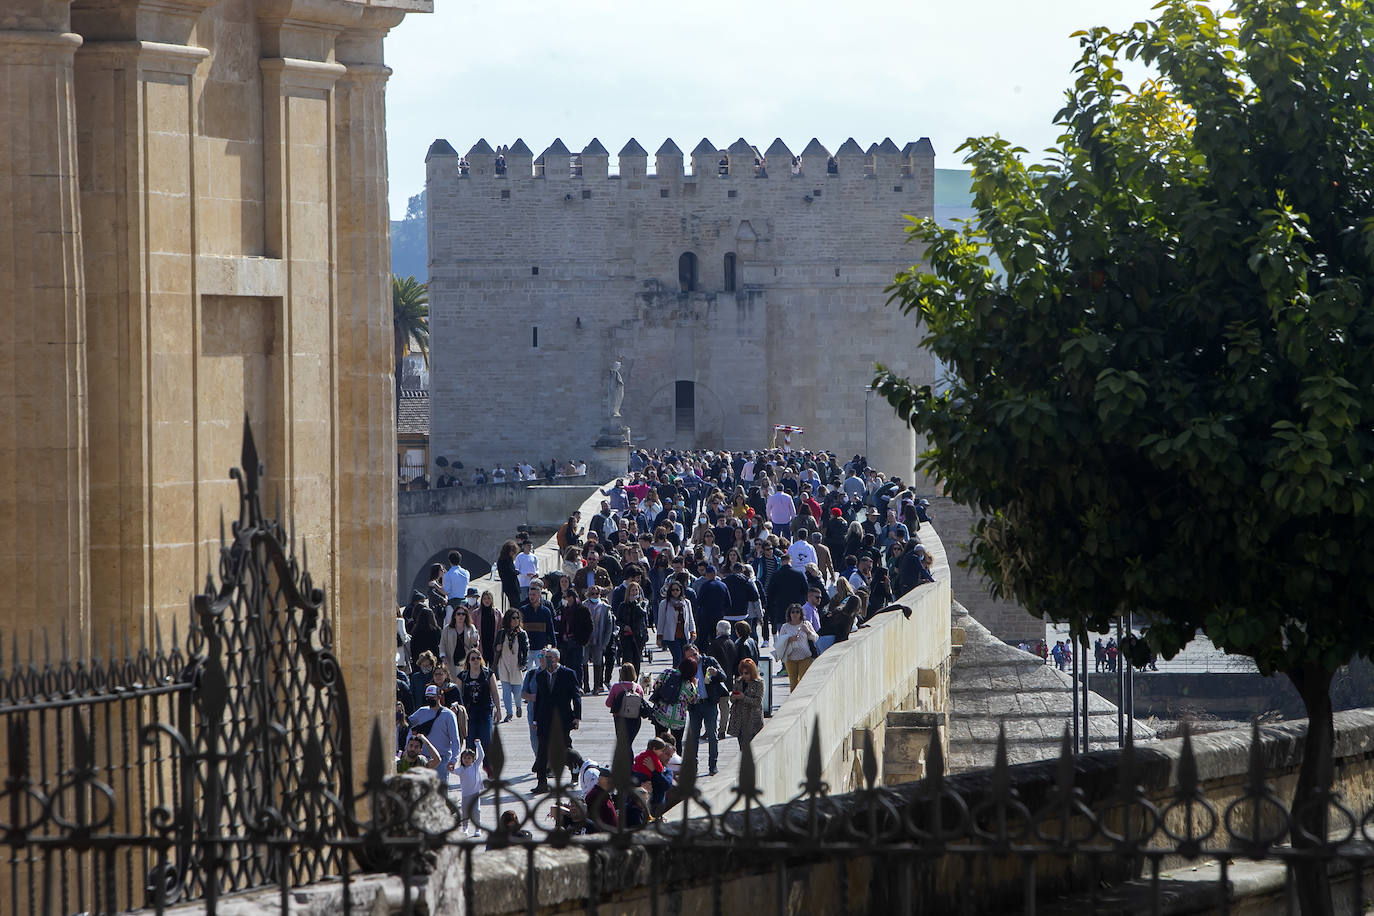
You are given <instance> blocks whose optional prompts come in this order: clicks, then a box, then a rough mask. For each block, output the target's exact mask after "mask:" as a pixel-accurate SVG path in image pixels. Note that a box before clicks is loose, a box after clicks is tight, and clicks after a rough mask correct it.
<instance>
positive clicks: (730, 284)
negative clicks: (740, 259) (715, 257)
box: [725, 251, 735, 293]
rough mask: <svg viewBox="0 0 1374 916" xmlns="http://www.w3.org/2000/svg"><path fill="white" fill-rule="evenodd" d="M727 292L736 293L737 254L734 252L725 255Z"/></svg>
mask: <svg viewBox="0 0 1374 916" xmlns="http://www.w3.org/2000/svg"><path fill="white" fill-rule="evenodd" d="M725 291H726V292H727V293H733V292H734V291H735V253H734V252H733V251H729V252H726V254H725Z"/></svg>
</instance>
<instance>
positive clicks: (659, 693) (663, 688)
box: [649, 668, 682, 706]
mask: <svg viewBox="0 0 1374 916" xmlns="http://www.w3.org/2000/svg"><path fill="white" fill-rule="evenodd" d="M681 693H682V672H681V671H678V670H677V669H676V668H669V669H668V671H667V673H666V674H665V675H664V678H663V680H661V681H659V682H658V686H657V687H655V688H654V690H653V693H651V694H649V702H650V703H653V704H654V705H655V706H661V705H666V706H672V705H673V704H674V703H676V702H677V698H678V695H679V694H681Z"/></svg>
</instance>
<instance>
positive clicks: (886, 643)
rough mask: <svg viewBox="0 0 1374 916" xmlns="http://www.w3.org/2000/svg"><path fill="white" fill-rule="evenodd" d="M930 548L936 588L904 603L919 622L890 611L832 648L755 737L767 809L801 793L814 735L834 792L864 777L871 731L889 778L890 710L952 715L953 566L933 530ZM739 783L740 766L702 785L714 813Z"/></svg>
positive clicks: (926, 532) (927, 539)
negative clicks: (865, 737)
mask: <svg viewBox="0 0 1374 916" xmlns="http://www.w3.org/2000/svg"><path fill="white" fill-rule="evenodd" d="M921 543H922V544H923V545H924V546H925V548H926V550H928V551H929V552H930V554H931V557H932V559H933V560H934V569H933V573H934V575H935V582H934V583H932V584H927V585H922V586H919V587H918V588H916V589H913V590H912V591H910V592H907V593H906V594H905V595H902V596H900V597H898V598H897V599H896V600H897V601H899V602H902V603H903V604H906V605H907V606H909V607H910V608H911V610H912V614H911V617H910V618H909V619H908V618H906V617H904V616H903V615H902V614H900V613H896V612H894V613H889V614H884V615H882V616H880V617H877V618H874V621H873V623H872V624H871V625H870V626H868V627H866V628H865V629H863V630H860V631H859V632H857V633H855V634H854V635H852V636H851V637H850V638H849V639H848V640H846V641H845V642H840V643H835V644H834V645H833V646H831V647H830V648H829V649H827V650H826V651H825V652H823V653H822V654H821V656H820V657H819V658H817V659H816V660H815V661H814V662H813V663H812V665H811V667H810V669H808V670H807V672H806V676H805V677H803V678H802V680H801V683H800V684H798V685H797V689H796V690H795V691H793V692H792V694H791V695H790V696H789V697H788V698H787V701H786V702H784V703H783V704H782V706H781V707H780V708H779V709H777V710H776V711H775V712H774V713H773V715H772V717H771V718H769V719H768V720H767V721H766V722H765V723H764V726H763V731H761V732H759V733H758V734H757V735H755V736H754V740H753V742H752V743H751V748H752V750H753V754H754V771H755V773H756V779H757V782H758V787H759V790H760V792H761V796H760V798H761V801H762V803H763V804H776V803H779V802H782V801H785V800H786V799H788V798H791V797H792V796H793V795H795V794H796V792H797V786H798V785H800V784H801V783H802V782H803V781H804V780H805V778H806V769H805V768H806V760H807V753H808V750H809V748H810V744H811V736H812V734H813V733H815V734H818V735H819V736H820V747H821V761H822V771H823V778H824V779H825V781H826V782H827V783H829V784H830V787H831V789H832V791H835V792H845V791H848V790H849V789H851V788H854V787H855V786H857V785H858V784H860V781H861V778H860V777H861V773H862V766H863V754H864V752H865V749H864V748H863V746H862V731H863V730H864V729H869V730H871V732H872V740H873V745H872V747H873V749H874V752H875V754H876V755H877V756H878V758H880V759H878V760H877V761H876V763H877V764H878V766H877V773H878V779H879V780H880V781H885V780H884V774H883V761H882V759H881V756H882V755H881V754H880V753H877V752H878V750H879V749H881V748H883V747H884V746H885V744H886V741H885V735H884V730H885V728H886V724H887V718H888V713H889V712H892V711H893V710H899V709H917V708H920V709H925V710H930V711H936V712H947V711H948V709H949V671H950V667H951V662H950V624H949V621H950V601H951V597H950V584H949V564H948V562H947V560H946V558H945V551H944V547H943V545H942V544H941V543H940V538H939V536H938V535H937V534H936V533H935V532H934V531H933V530H931V529H930V528H925V529H923V530H922V531H921ZM906 763H908V761H905V760H904V761H903V764H904V765H905V764H906ZM738 778H739V774H738V762H737V761H736V762H735V763H734V764H733V765H731V766H727V767H726V768H725V769H723V770H722V771H721V773H720V776H719V778H717V779H713V780H710V782H709V784H703V785H702V786H701V791H702V793H703V797H704V798H705V799H706V801H707V802H708V803H709V804H710V805H711V806H712V808H713V809H715V810H721V809H723V808H724V807H725V806H726V805H728V803H729V799H730V797H731V787H732V786H733V785H735V783H736V781H737V780H738Z"/></svg>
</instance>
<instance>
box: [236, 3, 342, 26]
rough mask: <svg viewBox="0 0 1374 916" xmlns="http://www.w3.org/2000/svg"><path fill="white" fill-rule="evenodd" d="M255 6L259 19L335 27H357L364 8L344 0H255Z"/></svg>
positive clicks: (261, 20)
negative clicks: (256, 1)
mask: <svg viewBox="0 0 1374 916" xmlns="http://www.w3.org/2000/svg"><path fill="white" fill-rule="evenodd" d="M257 7H258V21H259V22H263V23H274V24H284V25H292V26H302V25H313V26H328V27H333V28H338V29H346V28H350V27H353V26H356V25H357V24H358V22H359V21H360V20H361V19H362V17H363V12H364V10H365V9H366V8H365V7H364V6H362V5H361V4H358V3H349V2H346V0H258V4H257Z"/></svg>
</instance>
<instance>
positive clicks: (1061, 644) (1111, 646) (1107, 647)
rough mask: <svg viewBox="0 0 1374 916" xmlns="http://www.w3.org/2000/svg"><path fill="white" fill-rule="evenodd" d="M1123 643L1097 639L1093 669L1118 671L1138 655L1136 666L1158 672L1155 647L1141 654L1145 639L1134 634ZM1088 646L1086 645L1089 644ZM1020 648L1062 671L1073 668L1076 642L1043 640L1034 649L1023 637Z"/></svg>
mask: <svg viewBox="0 0 1374 916" xmlns="http://www.w3.org/2000/svg"><path fill="white" fill-rule="evenodd" d="M1122 642H1123V644H1124V647H1123V646H1118V645H1117V644H1116V637H1114V636H1109V637H1107V640H1106V642H1103V641H1102V637H1100V636H1099V637H1097V639H1096V640H1095V641H1094V642H1093V666H1094V667H1093V670H1094V671H1095V672H1096V673H1098V674H1104V673H1105V674H1116V673H1117V672H1118V671H1119V670H1120V666H1121V664H1122V662H1123V660H1125V659H1132V658H1135V659H1137V661H1136V662H1135V667H1137V668H1139V669H1140V670H1141V671H1146V670H1149V671H1158V670H1159V656H1158V655H1157V654H1156V653H1155V652H1154V651H1152V650H1149V649H1146V650H1145V651H1144V652H1143V653H1141V652H1140V651H1139V650H1138V649H1137V646H1140V645H1144V643H1143V642H1142V641H1141V639H1140V638H1139V637H1138V636H1136V635H1135V634H1134V633H1130V634H1128V635H1127V636H1126V637H1125V638H1124V639H1123V640H1122ZM1085 645H1086V644H1085ZM1017 648H1019V649H1020V650H1021V651H1022V652H1030V653H1032V654H1034V655H1038V656H1040V658H1041V659H1043V660H1044V662H1045V664H1047V665H1054V667H1055V669H1056V670H1058V671H1068V670H1072V669H1073V643H1071V642H1070V641H1068V640H1065V639H1059V640H1055V643H1054V646H1053V647H1051V646H1050V644H1049V643H1048V642H1046V641H1045V640H1043V639H1041V640H1039V641H1037V642H1036V644H1035V646H1034V648H1032V647H1031V646H1030V645H1029V644H1028V643H1027V642H1026V641H1025V640H1022V641H1021V642H1020V643H1019V644H1018V646H1017Z"/></svg>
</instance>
